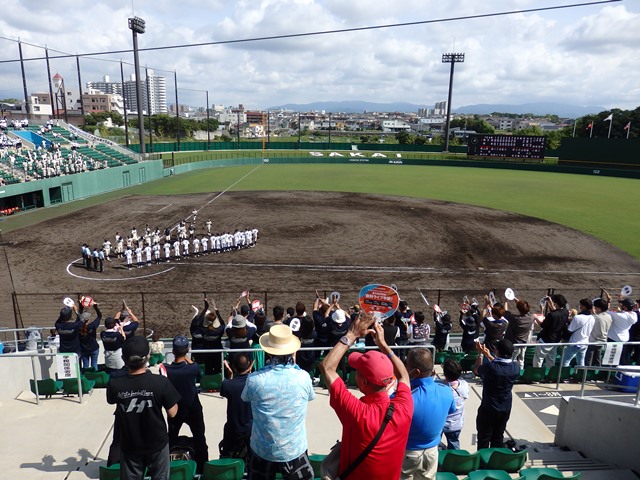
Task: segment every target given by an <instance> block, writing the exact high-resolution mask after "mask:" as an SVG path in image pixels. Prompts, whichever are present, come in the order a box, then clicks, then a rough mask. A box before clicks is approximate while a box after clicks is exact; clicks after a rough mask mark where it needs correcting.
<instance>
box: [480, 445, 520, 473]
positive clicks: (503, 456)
mask: <svg viewBox="0 0 640 480" xmlns="http://www.w3.org/2000/svg"><path fill="white" fill-rule="evenodd" d="M478 455H479V456H480V466H481V468H483V469H487V470H504V471H506V472H510V473H515V472H517V471H518V470H520V469H521V468H522V467H523V466H524V464H525V462H526V461H527V451H526V450H522V451H520V452H513V451H512V450H509V449H508V448H481V449H480V450H478Z"/></svg>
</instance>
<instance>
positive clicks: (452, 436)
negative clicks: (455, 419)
mask: <svg viewBox="0 0 640 480" xmlns="http://www.w3.org/2000/svg"><path fill="white" fill-rule="evenodd" d="M444 436H445V437H446V438H447V450H460V430H458V431H456V432H444Z"/></svg>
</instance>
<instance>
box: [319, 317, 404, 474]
mask: <svg viewBox="0 0 640 480" xmlns="http://www.w3.org/2000/svg"><path fill="white" fill-rule="evenodd" d="M368 333H371V334H372V335H373V337H374V339H375V342H376V345H377V346H378V348H379V349H380V351H375V350H369V351H367V353H365V354H361V353H356V352H354V353H351V354H350V355H349V359H348V361H349V365H350V366H351V367H353V368H355V369H356V382H357V384H358V389H359V390H360V391H361V392H362V393H364V396H363V397H362V398H360V399H358V398H356V397H355V396H354V395H353V394H352V393H351V392H349V390H347V387H346V386H345V384H344V382H343V381H342V379H341V378H340V376H339V375H338V373H337V368H338V365H339V363H340V360H341V359H342V357H343V356H344V355H345V354H346V353H347V350H348V349H349V347H351V346H352V345H353V344H354V343H355V341H356V339H357V338H359V337H364V336H365V335H367V334H368ZM320 370H321V371H322V374H323V376H324V381H325V384H326V385H327V388H329V395H330V405H331V407H332V408H333V409H334V410H335V411H336V414H337V415H338V418H339V419H340V423H342V447H341V450H340V470H339V473H342V472H344V471H345V470H346V469H347V468H348V467H349V465H351V464H352V463H353V462H354V461H355V460H356V458H358V456H359V455H360V454H361V453H362V452H363V451H364V449H365V448H367V446H368V445H369V443H371V440H373V438H374V437H375V436H376V434H377V433H378V430H380V426H381V425H382V420H383V419H384V416H385V414H386V412H387V408H388V407H389V403H390V402H392V403H393V404H394V408H395V410H394V412H393V417H392V418H391V421H390V422H389V423H388V425H387V427H386V429H385V431H384V433H383V434H382V437H381V438H380V440H379V441H378V443H377V444H376V446H375V447H374V448H373V450H372V451H371V452H370V453H369V455H367V457H366V458H365V459H364V460H363V461H362V463H360V465H358V467H357V468H356V469H355V470H354V471H353V472H352V473H351V474H350V475H349V480H371V479H373V478H384V479H394V478H400V470H401V467H402V459H403V456H404V450H403V447H402V446H403V445H406V443H407V437H408V435H409V428H410V427H411V417H412V415H413V399H412V397H411V389H410V387H409V374H408V373H407V369H406V368H405V367H404V365H403V363H402V362H401V361H400V359H399V358H398V357H397V356H396V355H394V353H393V351H392V350H391V349H390V348H389V346H388V345H387V343H386V342H385V340H384V331H383V329H382V326H381V325H380V324H379V323H377V322H376V321H375V318H374V317H373V316H372V315H368V314H364V313H362V312H361V314H360V315H359V316H358V317H357V318H356V320H355V321H354V322H353V323H352V324H351V326H350V327H349V330H348V331H347V334H346V335H345V336H343V337H342V338H341V339H340V341H339V342H338V343H337V344H336V345H335V347H333V349H332V350H331V351H330V352H329V354H328V355H327V356H326V358H325V359H324V361H323V362H322V363H321V364H320ZM394 375H395V377H396V378H397V379H398V388H397V391H396V394H395V397H394V398H393V399H392V400H390V399H389V395H388V393H387V387H388V386H389V384H390V383H392V382H393V381H394V378H393V377H394Z"/></svg>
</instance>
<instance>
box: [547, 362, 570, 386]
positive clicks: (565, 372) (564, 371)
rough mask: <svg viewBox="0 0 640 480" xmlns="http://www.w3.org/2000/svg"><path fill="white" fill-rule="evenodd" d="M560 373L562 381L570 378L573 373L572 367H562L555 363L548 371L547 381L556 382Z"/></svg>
mask: <svg viewBox="0 0 640 480" xmlns="http://www.w3.org/2000/svg"><path fill="white" fill-rule="evenodd" d="M558 373H560V381H563V380H568V379H570V378H571V376H572V375H573V368H572V367H560V366H559V365H554V366H553V367H551V368H550V369H549V371H548V372H547V377H546V378H547V382H550V383H554V382H557V381H558Z"/></svg>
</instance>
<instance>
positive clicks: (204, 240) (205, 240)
mask: <svg viewBox="0 0 640 480" xmlns="http://www.w3.org/2000/svg"><path fill="white" fill-rule="evenodd" d="M200 244H201V245H202V254H203V255H206V254H207V253H209V252H208V248H207V247H208V246H209V237H207V236H206V235H205V236H204V237H202V240H200Z"/></svg>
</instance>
